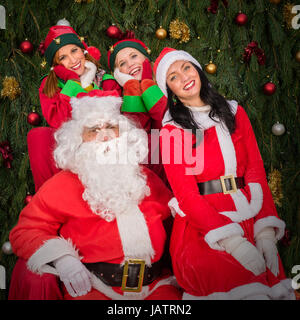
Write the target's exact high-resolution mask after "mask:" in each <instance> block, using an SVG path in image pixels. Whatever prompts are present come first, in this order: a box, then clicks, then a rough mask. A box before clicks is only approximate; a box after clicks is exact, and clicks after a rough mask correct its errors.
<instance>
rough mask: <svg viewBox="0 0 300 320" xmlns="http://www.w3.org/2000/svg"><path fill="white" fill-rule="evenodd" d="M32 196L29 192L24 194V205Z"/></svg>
mask: <svg viewBox="0 0 300 320" xmlns="http://www.w3.org/2000/svg"><path fill="white" fill-rule="evenodd" d="M32 198H33V195H32V194H30V193H27V195H26V197H25V199H24V203H25V205H27V204H28V203H29V202H30V201H31V200H32Z"/></svg>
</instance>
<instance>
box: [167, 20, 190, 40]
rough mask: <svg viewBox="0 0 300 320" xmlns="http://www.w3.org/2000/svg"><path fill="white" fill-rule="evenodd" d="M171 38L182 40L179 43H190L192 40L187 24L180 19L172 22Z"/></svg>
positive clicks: (170, 28) (170, 27)
mask: <svg viewBox="0 0 300 320" xmlns="http://www.w3.org/2000/svg"><path fill="white" fill-rule="evenodd" d="M169 33H170V38H172V39H177V40H180V41H179V42H180V43H182V42H185V43H186V42H188V41H189V40H190V29H189V27H188V26H187V25H186V23H185V22H183V21H180V20H179V19H178V18H177V19H175V20H173V21H171V23H170V26H169Z"/></svg>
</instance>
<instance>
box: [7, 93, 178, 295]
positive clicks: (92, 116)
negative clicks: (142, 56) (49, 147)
mask: <svg viewBox="0 0 300 320" xmlns="http://www.w3.org/2000/svg"><path fill="white" fill-rule="evenodd" d="M121 102H122V100H121V98H119V97H117V95H114V94H113V93H112V92H101V91H99V92H97V93H95V92H91V93H89V94H82V96H78V97H77V98H72V100H71V103H72V109H73V112H72V119H71V120H70V121H68V122H66V123H64V124H63V125H62V127H61V128H60V129H59V130H58V131H57V132H56V134H55V140H56V143H57V146H56V148H55V150H54V158H55V161H56V163H57V166H58V167H59V168H61V169H63V170H62V171H61V172H59V173H58V174H57V175H55V176H54V177H52V178H51V179H49V180H48V181H47V182H46V183H45V184H44V185H43V186H42V188H41V189H40V190H39V191H38V192H37V193H36V195H35V196H34V197H33V199H32V201H31V202H30V203H29V204H28V205H27V206H26V207H25V208H24V209H23V211H22V212H21V214H20V217H19V221H18V223H17V225H16V226H15V227H14V228H13V230H12V231H11V233H10V242H11V244H12V247H13V250H14V252H15V254H16V255H18V256H19V257H21V258H23V259H26V260H28V261H27V266H28V268H29V269H30V270H31V271H33V272H35V273H39V274H43V273H52V274H55V275H57V276H58V277H59V278H60V280H61V281H62V282H63V284H64V286H63V287H64V288H63V290H64V298H65V299H105V300H106V299H118V300H121V299H174V300H175V299H181V292H180V290H179V289H178V288H177V285H176V281H174V277H173V276H172V275H171V274H170V272H169V271H167V270H165V269H163V268H162V264H161V260H162V259H161V258H162V255H163V251H164V246H165V241H166V233H165V230H164V227H163V220H164V219H166V218H167V217H168V216H169V215H170V209H169V207H168V202H169V200H170V199H171V193H170V191H169V190H168V189H167V188H166V187H165V185H164V184H163V183H162V181H161V180H160V179H159V178H158V177H157V176H156V175H155V174H154V173H153V172H151V171H150V170H148V169H147V168H145V167H144V166H142V165H141V163H142V162H143V160H144V159H145V158H147V154H148V147H147V134H146V133H145V131H143V130H141V129H137V128H136V127H135V125H134V124H133V123H132V122H130V120H128V119H127V118H126V117H125V116H123V115H121V114H120V105H121Z"/></svg>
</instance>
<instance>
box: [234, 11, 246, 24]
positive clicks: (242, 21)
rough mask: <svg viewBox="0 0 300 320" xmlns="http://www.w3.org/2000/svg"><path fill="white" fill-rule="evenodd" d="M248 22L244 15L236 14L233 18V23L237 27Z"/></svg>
mask: <svg viewBox="0 0 300 320" xmlns="http://www.w3.org/2000/svg"><path fill="white" fill-rule="evenodd" d="M247 22H248V17H247V15H246V14H245V13H241V12H240V13H238V14H237V16H236V17H235V23H236V24H237V25H238V26H244V25H245V24H246V23H247Z"/></svg>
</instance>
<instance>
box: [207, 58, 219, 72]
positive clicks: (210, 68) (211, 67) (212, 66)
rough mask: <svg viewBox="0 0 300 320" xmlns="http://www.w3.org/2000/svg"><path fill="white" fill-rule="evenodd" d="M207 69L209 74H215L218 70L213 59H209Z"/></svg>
mask: <svg viewBox="0 0 300 320" xmlns="http://www.w3.org/2000/svg"><path fill="white" fill-rule="evenodd" d="M205 71H206V72H207V73H209V74H215V73H216V72H217V66H216V65H215V64H214V63H213V62H212V61H209V64H207V65H206V66H205Z"/></svg>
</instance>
